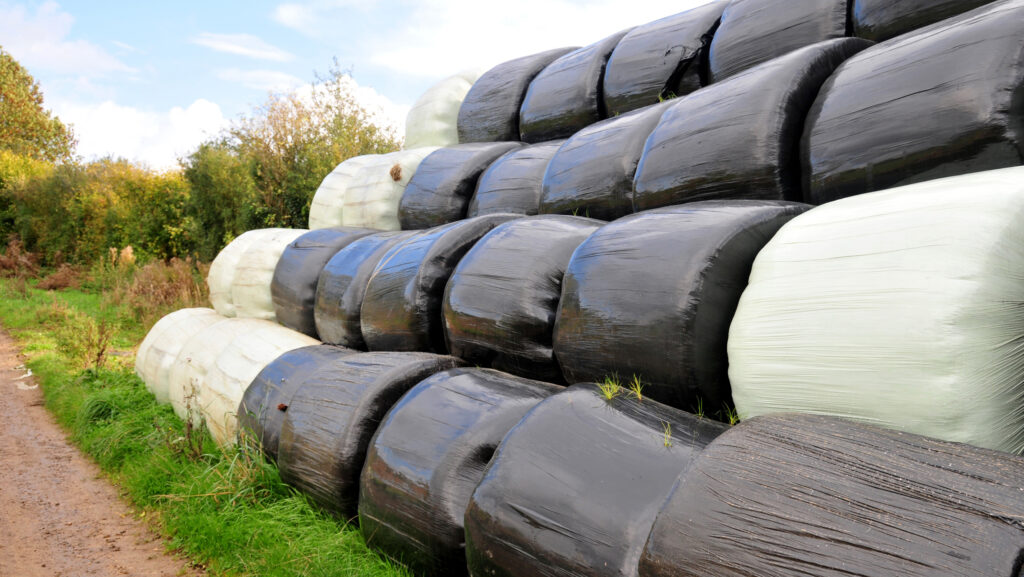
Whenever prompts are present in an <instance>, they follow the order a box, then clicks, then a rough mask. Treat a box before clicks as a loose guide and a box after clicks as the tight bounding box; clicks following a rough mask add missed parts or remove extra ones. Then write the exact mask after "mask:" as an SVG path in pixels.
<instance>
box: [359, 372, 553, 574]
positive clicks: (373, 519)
mask: <svg viewBox="0 0 1024 577" xmlns="http://www.w3.org/2000/svg"><path fill="white" fill-rule="evenodd" d="M559 390H560V387H557V386H555V385H551V384H548V383H542V382H538V381H528V380H526V379H520V378H517V377H513V376H512V375H507V374H504V373H499V372H497V371H491V370H487V369H452V370H449V371H445V372H443V373H438V374H436V375H434V376H433V377H430V378H429V379H427V380H425V381H423V382H421V383H420V384H418V385H416V386H415V387H413V389H412V390H410V391H409V392H408V393H407V394H406V395H405V396H404V397H402V399H401V400H400V401H399V402H398V404H396V405H395V406H394V408H392V409H391V411H390V412H389V413H388V414H387V416H386V417H385V418H384V421H383V422H382V423H381V425H380V428H378V430H377V434H376V435H375V436H374V438H373V442H372V443H371V445H370V450H369V453H368V454H367V456H366V465H365V466H364V467H363V474H362V478H361V480H360V488H361V489H360V493H359V524H360V528H361V529H362V532H363V535H365V536H366V542H367V545H369V546H370V547H372V548H374V549H377V550H380V551H382V552H383V553H385V554H387V555H388V556H390V557H392V558H394V559H397V560H399V561H402V562H404V563H405V564H407V565H409V566H410V567H411V568H413V569H414V570H415V571H416V574H417V575H424V576H439V577H440V576H456V575H465V574H466V557H465V552H464V550H463V548H464V546H465V536H464V533H463V527H462V520H463V514H464V512H465V511H466V506H467V505H468V504H469V498H470V496H472V494H473V490H474V489H475V488H476V486H477V484H478V483H480V481H481V480H482V479H483V476H484V470H485V469H486V468H487V465H488V463H489V462H490V460H491V456H492V455H493V454H494V451H495V449H496V448H497V446H498V443H500V442H501V439H502V438H504V436H505V434H506V433H507V432H508V430H509V429H511V428H512V427H513V426H514V425H515V424H516V423H518V422H519V420H520V419H521V418H522V417H523V415H524V414H526V412H527V411H529V410H530V409H531V408H533V407H534V405H536V404H537V403H539V402H540V401H541V400H543V399H544V398H545V397H547V396H549V395H551V394H552V393H555V392H557V391H559Z"/></svg>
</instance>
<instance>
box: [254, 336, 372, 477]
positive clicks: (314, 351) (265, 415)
mask: <svg viewBox="0 0 1024 577" xmlns="http://www.w3.org/2000/svg"><path fill="white" fill-rule="evenodd" d="M354 353H355V351H352V350H350V349H345V348H342V347H335V346H330V345H312V346H308V347H301V348H298V349H294V350H291V351H288V352H286V353H284V354H282V355H281V356H279V357H277V358H276V359H274V360H273V361H272V362H271V363H270V364H268V365H266V366H265V367H263V370H261V371H260V372H259V374H258V375H256V377H255V378H253V380H252V382H251V383H249V386H248V387H246V389H245V394H244V395H243V396H242V401H241V402H240V403H239V404H238V411H237V415H238V433H239V435H240V436H241V435H251V437H252V439H253V440H255V441H256V443H258V444H259V447H260V449H261V450H262V451H263V454H264V455H266V457H267V459H269V460H271V461H273V462H277V447H278V443H279V441H280V439H281V425H282V423H284V415H285V412H287V411H288V405H289V404H291V402H292V395H294V394H295V390H296V389H298V388H299V386H301V385H302V384H303V383H304V382H306V379H308V378H309V377H310V376H311V375H313V374H314V373H316V372H317V371H319V370H320V368H321V367H323V366H330V365H332V363H334V362H335V361H337V360H338V359H340V358H342V357H344V356H347V355H351V354H354Z"/></svg>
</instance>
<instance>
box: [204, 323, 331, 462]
mask: <svg viewBox="0 0 1024 577" xmlns="http://www.w3.org/2000/svg"><path fill="white" fill-rule="evenodd" d="M316 344H319V342H318V341H317V340H316V339H314V338H311V337H308V336H306V335H304V334H302V333H299V332H296V331H293V330H291V329H288V328H285V327H283V326H280V325H275V324H272V323H263V324H262V326H259V327H254V328H253V329H252V330H246V331H244V332H240V333H238V334H237V335H235V337H234V338H233V339H231V342H230V343H228V345H227V346H226V347H225V348H224V349H223V350H222V351H221V352H220V354H218V355H217V358H216V360H215V361H214V362H213V364H212V365H211V366H210V367H209V368H208V369H207V371H206V378H205V380H204V382H203V386H202V388H201V389H200V390H199V398H198V400H199V410H200V413H201V414H202V417H203V422H204V423H205V424H206V428H207V430H209V431H210V435H211V436H212V437H213V440H214V441H215V442H216V443H217V444H218V445H229V444H233V443H234V442H235V438H236V436H237V433H238V425H237V423H238V421H237V413H236V412H237V410H238V405H239V403H240V402H241V401H242V397H243V395H244V394H245V391H246V389H247V388H248V387H249V385H250V383H252V380H253V379H254V378H256V375H258V374H259V373H260V371H261V370H263V368H264V367H266V366H267V365H268V364H270V363H271V362H272V361H273V360H274V359H276V358H277V357H279V356H281V354H282V353H285V352H288V351H290V350H293V349H297V348H300V347H307V346H310V345H316Z"/></svg>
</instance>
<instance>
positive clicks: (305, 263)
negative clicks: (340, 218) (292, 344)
mask: <svg viewBox="0 0 1024 577" xmlns="http://www.w3.org/2000/svg"><path fill="white" fill-rule="evenodd" d="M374 232H377V231H375V230H373V229H369V228H355V227H348V226H344V227H335V228H324V229H319V230H311V231H309V232H307V233H305V234H303V235H302V236H300V237H299V238H297V239H295V240H294V241H293V242H292V243H291V244H289V245H288V246H287V247H286V248H285V249H284V253H282V254H281V258H280V259H279V260H278V261H277V266H276V267H274V277H273V280H272V281H271V283H270V294H271V297H272V298H273V301H274V312H275V313H276V314H277V322H278V323H280V324H281V325H283V326H286V327H288V328H290V329H292V330H296V331H299V332H300V333H303V334H306V335H309V336H311V337H314V338H316V336H317V333H316V323H315V322H314V319H313V306H314V304H315V302H316V284H317V279H318V278H319V277H320V271H322V270H323V268H324V265H326V264H327V261H329V260H331V257H332V256H334V255H335V253H337V252H338V251H339V250H341V249H343V248H345V247H346V246H347V245H348V244H349V243H351V242H352V241H354V240H356V239H359V238H362V237H364V236H366V235H368V234H373V233H374Z"/></svg>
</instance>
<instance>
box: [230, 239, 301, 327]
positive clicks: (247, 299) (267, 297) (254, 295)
mask: <svg viewBox="0 0 1024 577" xmlns="http://www.w3.org/2000/svg"><path fill="white" fill-rule="evenodd" d="M269 230H272V231H273V232H269V233H267V234H263V235H260V236H259V238H258V239H257V240H255V241H254V242H253V243H252V244H250V245H249V247H248V248H247V249H246V250H245V252H243V253H242V255H241V256H240V257H239V258H238V264H237V266H236V267H235V276H234V279H233V280H232V281H231V300H232V302H234V305H235V316H237V317H239V318H253V319H264V320H268V321H274V320H276V319H277V315H276V314H275V312H274V299H273V295H272V294H271V292H270V284H271V282H272V281H273V280H274V268H275V267H277V261H278V260H280V258H281V254H282V253H283V252H284V249H285V248H286V247H287V246H288V245H289V244H290V243H291V242H292V241H294V240H295V239H297V238H299V237H300V236H302V235H303V234H304V233H306V232H309V231H307V230H304V229H285V228H278V229H269Z"/></svg>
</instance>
